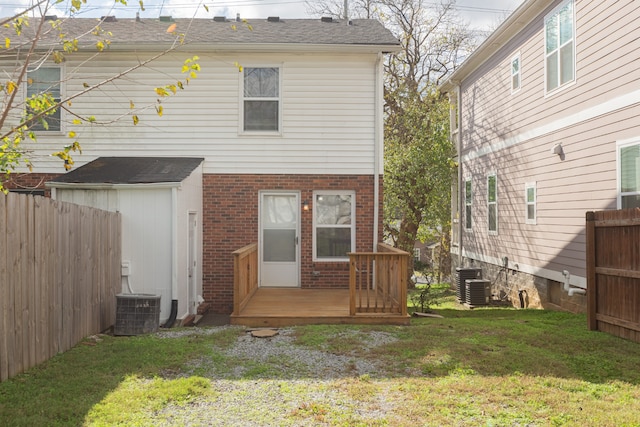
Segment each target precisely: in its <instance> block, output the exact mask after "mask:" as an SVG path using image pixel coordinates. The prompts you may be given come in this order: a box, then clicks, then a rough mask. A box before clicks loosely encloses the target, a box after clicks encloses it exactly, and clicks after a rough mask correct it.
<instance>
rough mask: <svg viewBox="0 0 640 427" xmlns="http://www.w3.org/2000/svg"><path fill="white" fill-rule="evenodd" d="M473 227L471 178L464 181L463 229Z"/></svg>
mask: <svg viewBox="0 0 640 427" xmlns="http://www.w3.org/2000/svg"><path fill="white" fill-rule="evenodd" d="M472 227H473V192H472V187H471V180H470V179H468V180H466V181H465V182H464V229H465V230H467V231H469V230H471V229H472Z"/></svg>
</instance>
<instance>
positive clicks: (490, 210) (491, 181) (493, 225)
mask: <svg viewBox="0 0 640 427" xmlns="http://www.w3.org/2000/svg"><path fill="white" fill-rule="evenodd" d="M487 229H488V230H489V233H497V232H498V176H497V175H496V174H495V173H493V174H491V175H489V176H488V177H487Z"/></svg>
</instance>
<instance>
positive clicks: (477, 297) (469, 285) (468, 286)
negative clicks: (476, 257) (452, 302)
mask: <svg viewBox="0 0 640 427" xmlns="http://www.w3.org/2000/svg"><path fill="white" fill-rule="evenodd" d="M465 291H466V301H465V302H466V304H467V305H468V306H469V307H477V306H480V305H489V302H490V300H491V282H490V281H488V280H482V279H471V280H467V281H466V283H465Z"/></svg>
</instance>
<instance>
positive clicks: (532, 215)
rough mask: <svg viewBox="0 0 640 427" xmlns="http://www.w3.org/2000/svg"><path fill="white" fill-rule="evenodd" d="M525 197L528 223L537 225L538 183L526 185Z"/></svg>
mask: <svg viewBox="0 0 640 427" xmlns="http://www.w3.org/2000/svg"><path fill="white" fill-rule="evenodd" d="M524 197H525V205H526V212H527V216H526V223H527V224H535V223H536V215H537V213H536V183H535V182H528V183H526V184H525V185H524Z"/></svg>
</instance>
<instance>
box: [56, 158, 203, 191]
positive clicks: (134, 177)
mask: <svg viewBox="0 0 640 427" xmlns="http://www.w3.org/2000/svg"><path fill="white" fill-rule="evenodd" d="M203 161H204V159H203V158H195V157H99V158H97V159H96V160H94V161H92V162H89V163H87V164H86V165H84V166H80V167H79V168H77V169H75V170H72V171H71V172H68V173H66V174H64V175H60V176H59V177H57V178H55V179H54V180H52V181H51V182H49V185H50V186H53V187H55V184H56V183H65V184H151V183H159V182H176V183H178V182H182V181H183V180H184V179H185V178H187V177H188V176H189V175H191V173H192V172H193V171H194V170H195V169H196V168H197V167H198V166H199V165H200V164H201V163H202V162H203Z"/></svg>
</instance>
